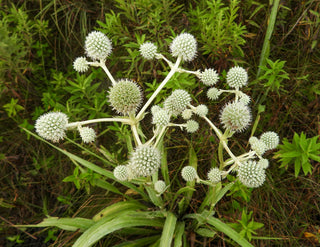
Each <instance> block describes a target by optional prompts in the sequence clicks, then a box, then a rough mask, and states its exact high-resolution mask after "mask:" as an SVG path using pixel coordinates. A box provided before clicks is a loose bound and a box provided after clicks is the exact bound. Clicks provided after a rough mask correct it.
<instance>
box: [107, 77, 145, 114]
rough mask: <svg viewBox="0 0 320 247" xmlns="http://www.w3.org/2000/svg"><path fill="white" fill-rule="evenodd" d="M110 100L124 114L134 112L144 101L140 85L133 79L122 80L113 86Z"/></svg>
mask: <svg viewBox="0 0 320 247" xmlns="http://www.w3.org/2000/svg"><path fill="white" fill-rule="evenodd" d="M109 101H110V103H111V106H112V107H113V108H114V109H115V110H116V111H118V112H119V113H121V114H123V115H129V113H134V112H135V111H136V110H137V108H138V107H139V105H140V104H141V102H142V94H141V91H140V87H139V86H138V85H137V84H136V83H135V82H133V81H131V80H128V79H123V80H120V81H118V82H117V83H116V84H114V85H113V86H112V87H111V89H110V91H109Z"/></svg>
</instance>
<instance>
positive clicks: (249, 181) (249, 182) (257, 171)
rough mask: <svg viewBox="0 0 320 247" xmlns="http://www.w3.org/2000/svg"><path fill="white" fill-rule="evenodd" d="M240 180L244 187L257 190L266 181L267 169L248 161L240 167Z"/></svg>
mask: <svg viewBox="0 0 320 247" xmlns="http://www.w3.org/2000/svg"><path fill="white" fill-rule="evenodd" d="M238 178H239V181H240V182H241V183H242V184H243V185H245V186H247V187H249V188H256V187H259V186H261V185H262V184H263V183H264V181H265V180H266V173H265V169H264V168H263V167H262V166H261V165H260V164H257V162H256V161H254V160H248V161H247V162H244V163H242V164H241V165H240V166H239V167H238Z"/></svg>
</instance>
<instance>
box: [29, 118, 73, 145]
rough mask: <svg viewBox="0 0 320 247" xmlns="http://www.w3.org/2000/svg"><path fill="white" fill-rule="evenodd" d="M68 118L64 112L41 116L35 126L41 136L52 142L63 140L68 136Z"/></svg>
mask: <svg viewBox="0 0 320 247" xmlns="http://www.w3.org/2000/svg"><path fill="white" fill-rule="evenodd" d="M67 124H68V117H67V115H66V114H64V113H62V112H49V113H46V114H43V115H42V116H40V117H39V118H38V119H37V121H36V124H35V129H36V132H37V133H38V135H39V136H41V137H43V138H44V139H47V140H50V141H52V142H59V141H60V140H63V138H64V137H65V135H66V130H67Z"/></svg>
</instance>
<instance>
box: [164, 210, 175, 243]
mask: <svg viewBox="0 0 320 247" xmlns="http://www.w3.org/2000/svg"><path fill="white" fill-rule="evenodd" d="M176 223H177V217H176V216H175V215H174V214H173V213H171V212H167V217H166V221H165V223H164V226H163V230H162V235H161V240H160V247H167V246H171V242H172V239H173V233H174V230H175V228H176Z"/></svg>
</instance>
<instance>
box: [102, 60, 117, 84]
mask: <svg viewBox="0 0 320 247" xmlns="http://www.w3.org/2000/svg"><path fill="white" fill-rule="evenodd" d="M100 67H101V68H102V69H103V70H104V72H106V74H107V76H108V77H109V79H110V80H111V82H112V85H113V86H114V85H115V84H116V83H117V82H116V80H115V79H114V78H113V76H112V75H111V73H110V71H109V70H108V68H107V66H106V65H105V61H102V60H101V61H100Z"/></svg>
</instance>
